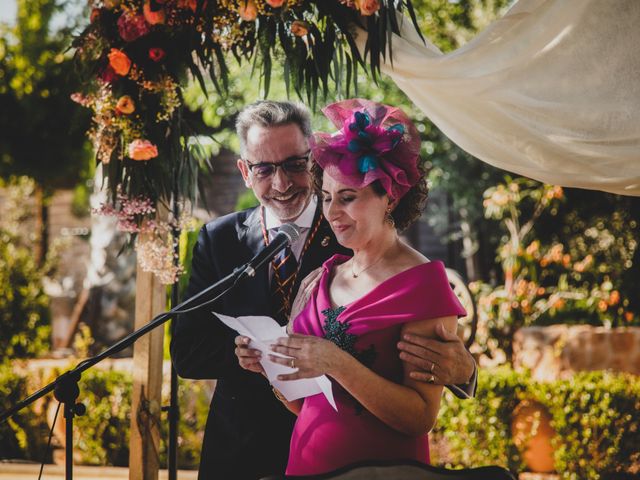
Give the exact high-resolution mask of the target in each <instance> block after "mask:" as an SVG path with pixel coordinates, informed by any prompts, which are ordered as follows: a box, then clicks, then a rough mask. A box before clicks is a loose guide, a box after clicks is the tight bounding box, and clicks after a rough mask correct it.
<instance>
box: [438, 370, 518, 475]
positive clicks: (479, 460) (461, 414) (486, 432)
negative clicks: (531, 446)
mask: <svg viewBox="0 0 640 480" xmlns="http://www.w3.org/2000/svg"><path fill="white" fill-rule="evenodd" d="M526 389H527V379H526V377H523V375H521V374H518V373H516V372H514V371H513V370H511V369H509V368H507V367H500V368H497V369H495V370H490V371H489V370H480V371H479V375H478V391H477V396H476V398H475V399H474V400H460V399H459V398H457V397H455V396H454V395H453V394H452V393H451V392H449V391H447V392H446V394H445V397H444V398H443V401H442V406H441V407H440V414H439V416H438V424H437V427H436V429H435V431H434V437H435V438H436V439H438V438H444V439H445V442H446V445H447V447H448V450H449V451H448V458H447V459H446V461H445V462H443V463H446V464H447V466H449V467H470V466H480V465H489V464H492V465H500V466H502V467H505V468H507V469H509V470H510V471H512V472H517V471H521V470H523V468H524V464H523V461H522V458H521V456H520V453H519V452H518V449H517V448H516V446H515V444H514V442H513V439H512V438H511V414H512V412H513V410H514V409H515V407H516V405H517V404H518V403H519V401H520V399H522V398H523V396H524V393H525V392H526ZM442 460H445V459H442Z"/></svg>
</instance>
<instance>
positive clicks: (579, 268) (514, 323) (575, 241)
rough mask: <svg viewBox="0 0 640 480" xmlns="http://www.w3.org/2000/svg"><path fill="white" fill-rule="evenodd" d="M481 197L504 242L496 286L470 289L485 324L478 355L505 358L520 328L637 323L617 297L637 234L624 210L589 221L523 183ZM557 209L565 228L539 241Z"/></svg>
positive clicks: (553, 192)
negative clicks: (544, 225) (542, 226)
mask: <svg viewBox="0 0 640 480" xmlns="http://www.w3.org/2000/svg"><path fill="white" fill-rule="evenodd" d="M571 193H573V192H571ZM594 195H598V194H594ZM484 197H485V199H484V203H483V205H484V207H485V215H486V217H487V218H490V219H493V220H496V221H497V222H498V226H499V229H500V231H501V232H502V233H503V237H502V239H501V242H500V246H499V248H498V252H497V253H498V261H499V262H500V265H501V267H502V272H501V273H502V278H501V280H502V282H497V284H496V285H488V284H481V283H480V282H476V283H475V284H473V285H472V289H473V290H474V292H475V293H476V294H477V297H478V306H479V314H480V321H481V323H482V324H483V326H484V327H486V328H482V329H480V331H479V336H478V341H479V346H480V348H481V349H482V351H483V353H485V354H487V355H489V356H490V357H494V358H495V357H496V355H497V354H499V355H500V356H502V352H504V354H505V356H506V357H505V359H506V360H510V359H511V353H512V352H511V341H512V338H513V334H514V333H515V331H516V330H517V329H518V328H520V327H523V326H529V325H548V324H552V323H590V324H593V325H606V326H619V325H636V324H638V322H640V318H638V315H637V312H635V311H633V310H632V305H631V298H632V295H629V296H625V295H624V293H625V292H626V291H629V290H628V288H627V289H625V285H624V283H625V281H628V280H625V278H626V277H625V274H626V272H627V270H629V271H630V272H631V271H633V263H634V260H633V257H634V254H635V251H636V249H637V247H638V242H637V238H638V235H639V234H640V227H639V226H638V222H637V220H636V219H634V218H633V217H632V216H631V215H630V214H629V213H628V212H627V211H625V210H624V209H622V208H620V209H615V210H614V211H613V212H612V213H611V215H610V217H609V218H607V219H605V218H598V217H597V216H596V215H593V216H591V220H592V221H593V220H596V221H595V224H594V223H590V222H587V221H586V219H585V218H584V216H582V215H581V214H580V212H579V210H577V209H576V208H575V207H573V208H571V207H569V208H567V206H566V205H567V204H568V203H569V202H568V199H567V198H566V195H565V191H564V190H563V189H562V188H561V187H558V186H551V185H543V184H541V183H539V182H536V181H533V180H528V179H525V178H516V179H513V180H512V179H511V178H510V177H505V182H504V183H498V184H497V185H495V186H494V187H491V188H489V189H487V191H486V192H485V193H484ZM563 211H568V212H569V213H568V214H566V218H567V219H569V221H570V227H568V228H567V230H568V231H566V232H562V231H561V229H559V228H557V227H556V228H554V232H555V233H554V234H553V235H548V236H547V237H546V239H545V241H544V243H543V241H542V240H541V239H539V238H537V237H538V230H537V227H538V225H539V224H540V223H542V222H545V221H546V222H553V223H555V224H557V223H558V219H557V217H558V216H560V215H561V213H562V212H563ZM563 223H564V222H563ZM547 242H548V243H547ZM635 272H636V273H635V279H636V281H637V279H638V276H637V275H638V274H637V268H636V269H635Z"/></svg>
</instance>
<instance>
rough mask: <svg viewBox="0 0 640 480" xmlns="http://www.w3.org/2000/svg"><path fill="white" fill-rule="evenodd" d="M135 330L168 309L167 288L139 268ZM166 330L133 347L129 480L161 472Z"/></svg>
mask: <svg viewBox="0 0 640 480" xmlns="http://www.w3.org/2000/svg"><path fill="white" fill-rule="evenodd" d="M136 275H137V277H136V319H135V329H136V330H137V329H138V328H140V327H142V326H144V325H145V324H147V323H149V321H150V320H151V319H152V318H153V317H155V316H156V315H158V314H160V313H162V312H163V311H165V309H166V303H167V302H166V298H167V296H166V286H165V285H163V284H161V283H160V282H159V281H158V279H157V278H156V277H155V275H154V274H152V273H149V272H144V271H142V269H141V268H140V265H138V268H137V273H136ZM163 336H164V329H163V328H162V327H158V328H156V329H155V330H153V331H152V332H150V333H148V334H147V335H145V336H143V337H141V338H140V339H138V341H137V342H136V343H135V344H134V347H133V398H132V400H131V438H130V440H129V448H130V452H129V479H130V480H157V478H158V470H159V468H160V459H159V453H160V421H161V417H160V414H161V398H160V396H161V391H162V360H163Z"/></svg>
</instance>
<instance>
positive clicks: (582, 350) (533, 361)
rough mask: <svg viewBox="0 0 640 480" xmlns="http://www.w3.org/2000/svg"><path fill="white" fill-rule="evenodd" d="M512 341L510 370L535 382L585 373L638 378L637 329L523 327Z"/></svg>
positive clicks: (639, 342)
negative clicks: (626, 374)
mask: <svg viewBox="0 0 640 480" xmlns="http://www.w3.org/2000/svg"><path fill="white" fill-rule="evenodd" d="M513 341H514V342H513V350H514V357H513V358H514V366H515V367H516V368H528V369H530V370H531V373H532V377H533V378H534V379H535V380H538V381H551V380H555V379H558V378H568V377H570V376H571V375H572V374H573V373H574V372H578V371H589V370H613V371H618V372H629V373H633V374H635V375H640V327H628V328H605V327H592V326H589V325H551V326H548V327H527V328H521V329H520V330H518V331H517V332H516V334H515V336H514V339H513Z"/></svg>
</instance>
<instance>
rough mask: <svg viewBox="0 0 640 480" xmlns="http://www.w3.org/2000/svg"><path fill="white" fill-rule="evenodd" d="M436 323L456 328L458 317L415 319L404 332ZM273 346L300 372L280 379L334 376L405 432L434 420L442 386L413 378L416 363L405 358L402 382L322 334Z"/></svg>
mask: <svg viewBox="0 0 640 480" xmlns="http://www.w3.org/2000/svg"><path fill="white" fill-rule="evenodd" d="M438 322H442V323H443V324H444V325H445V327H446V328H447V329H448V330H452V331H454V330H455V327H456V323H457V320H456V318H455V317H453V316H451V317H442V318H439V319H430V320H423V321H416V322H412V323H409V324H406V325H404V326H403V328H402V334H405V333H414V334H419V335H423V336H434V335H435V332H434V329H435V326H436V325H437V324H438ZM273 350H274V351H276V352H279V353H283V354H285V355H288V356H290V357H293V358H295V365H296V367H297V368H298V371H297V372H295V373H293V374H289V375H283V376H281V379H282V380H293V379H296V378H310V377H316V376H318V375H322V374H327V375H330V376H331V377H333V378H334V379H335V380H336V381H337V382H338V383H340V385H342V387H344V389H345V390H347V391H348V392H349V393H350V394H351V395H352V396H353V397H354V398H355V399H356V400H358V401H359V402H360V403H361V404H362V405H363V406H364V407H365V408H366V409H367V410H369V411H370V412H371V413H372V414H373V415H375V416H376V417H378V418H379V419H380V420H381V421H382V422H384V423H385V424H387V425H389V426H390V427H391V428H393V429H395V430H398V431H400V432H402V433H405V434H407V435H416V436H418V435H424V434H425V433H427V432H428V431H430V430H431V429H432V428H433V426H434V424H435V420H436V417H437V414H438V409H439V407H440V396H441V394H442V387H441V386H437V385H431V384H425V383H423V382H418V381H415V380H412V379H411V377H410V376H409V372H410V371H411V370H412V367H411V366H410V364H408V363H405V362H404V361H403V369H404V379H403V384H402V385H400V384H397V383H395V382H392V381H390V380H387V379H386V378H384V377H381V376H380V375H378V374H377V373H375V372H373V371H372V370H370V369H368V368H367V367H365V366H364V365H363V364H362V363H360V362H359V361H358V360H356V359H355V358H354V357H352V356H351V355H349V354H348V353H346V352H345V351H343V350H341V349H340V348H339V347H337V346H336V345H335V344H334V343H332V342H330V341H329V340H325V339H323V338H319V337H312V336H302V335H294V336H292V337H289V338H282V339H279V340H278V343H277V344H276V345H275V346H274V347H273ZM271 359H272V360H273V361H276V362H278V363H283V364H284V362H290V360H289V359H280V358H279V357H275V356H272V357H271Z"/></svg>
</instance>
